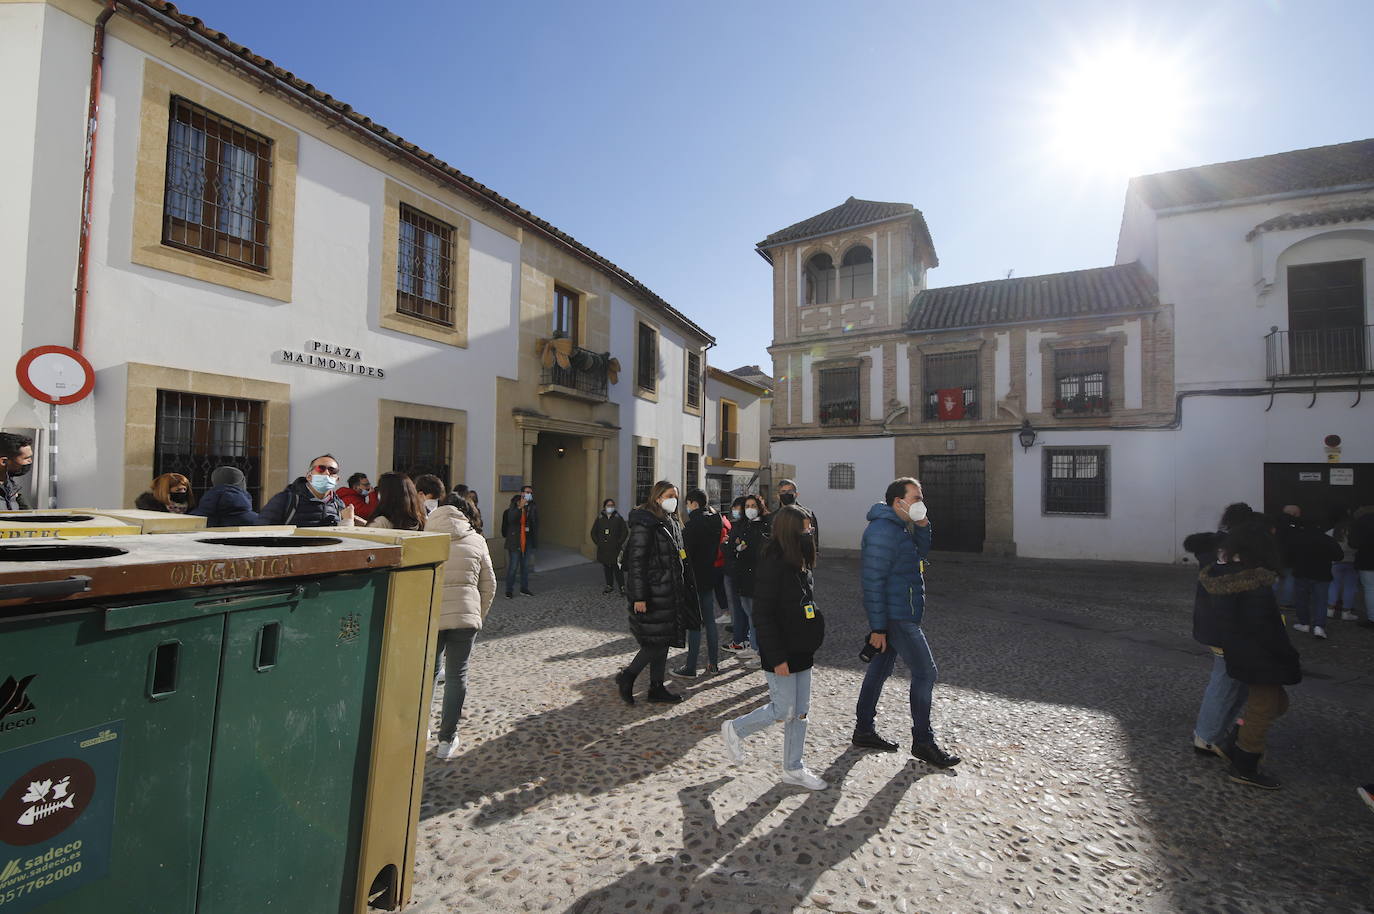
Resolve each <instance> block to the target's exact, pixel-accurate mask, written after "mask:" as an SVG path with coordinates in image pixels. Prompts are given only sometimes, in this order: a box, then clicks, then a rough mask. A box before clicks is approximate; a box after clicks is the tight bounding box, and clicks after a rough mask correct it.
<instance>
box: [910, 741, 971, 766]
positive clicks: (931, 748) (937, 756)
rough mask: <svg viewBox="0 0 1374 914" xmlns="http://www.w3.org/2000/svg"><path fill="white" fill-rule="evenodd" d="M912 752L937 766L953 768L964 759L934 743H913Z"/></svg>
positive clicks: (927, 762)
mask: <svg viewBox="0 0 1374 914" xmlns="http://www.w3.org/2000/svg"><path fill="white" fill-rule="evenodd" d="M911 754H912V755H914V756H916V758H918V759H920V760H921V761H923V762H925V763H926V764H927V765H934V766H935V767H936V768H953V767H954V766H955V765H957V764H959V763H960V762H962V761H963V759H961V758H960V757H959V756H957V755H950V754H949V753H948V752H946V751H945V750H943V749H941V748H940V747H939V746H937V745H935V744H934V743H912V744H911Z"/></svg>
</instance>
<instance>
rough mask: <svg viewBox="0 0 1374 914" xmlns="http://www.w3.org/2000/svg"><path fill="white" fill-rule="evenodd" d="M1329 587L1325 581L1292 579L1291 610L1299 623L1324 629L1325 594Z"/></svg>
mask: <svg viewBox="0 0 1374 914" xmlns="http://www.w3.org/2000/svg"><path fill="white" fill-rule="evenodd" d="M1330 587H1331V585H1330V583H1329V582H1327V581H1313V580H1312V579H1310V578H1293V609H1294V610H1296V611H1297V614H1298V621H1299V622H1301V623H1302V624H1303V625H1313V626H1317V625H1320V626H1321V627H1322V628H1326V592H1327V590H1328V589H1329V588H1330Z"/></svg>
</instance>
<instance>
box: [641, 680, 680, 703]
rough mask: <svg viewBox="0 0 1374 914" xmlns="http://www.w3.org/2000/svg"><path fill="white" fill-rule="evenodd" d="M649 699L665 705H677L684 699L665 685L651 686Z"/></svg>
mask: <svg viewBox="0 0 1374 914" xmlns="http://www.w3.org/2000/svg"><path fill="white" fill-rule="evenodd" d="M649 701H652V702H656V703H658V704H663V705H675V704H677V703H678V702H680V701H682V696H681V695H679V694H677V693H676V692H669V691H668V689H667V688H666V687H664V686H663V685H656V686H649Z"/></svg>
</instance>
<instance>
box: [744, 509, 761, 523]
mask: <svg viewBox="0 0 1374 914" xmlns="http://www.w3.org/2000/svg"><path fill="white" fill-rule="evenodd" d="M744 516H745V517H747V518H749V519H750V520H758V519H759V509H758V508H745V509H744Z"/></svg>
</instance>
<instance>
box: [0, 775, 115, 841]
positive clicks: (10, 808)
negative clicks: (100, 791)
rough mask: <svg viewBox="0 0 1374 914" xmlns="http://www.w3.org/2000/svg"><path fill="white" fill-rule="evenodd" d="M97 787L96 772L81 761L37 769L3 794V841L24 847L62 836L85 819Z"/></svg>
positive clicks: (0, 800) (0, 832)
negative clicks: (82, 817)
mask: <svg viewBox="0 0 1374 914" xmlns="http://www.w3.org/2000/svg"><path fill="white" fill-rule="evenodd" d="M95 788H96V776H95V770H94V769H93V768H91V766H90V765H88V764H86V763H85V762H83V761H82V760H81V759H75V758H59V759H53V760H51V761H48V762H44V763H43V764H41V765H39V766H37V767H36V768H33V769H32V770H30V771H28V772H27V773H25V774H24V775H23V776H22V777H20V778H19V779H18V780H16V781H15V782H14V783H13V784H11V785H10V787H9V789H7V790H6V791H5V792H4V794H3V795H0V841H4V842H5V843H7V844H13V845H16V846H19V847H23V846H27V845H30V844H38V843H39V842H41V841H47V840H48V839H50V838H54V837H56V836H57V835H60V834H61V833H62V832H64V831H66V830H67V829H68V828H69V827H70V826H71V825H72V824H74V823H75V822H76V820H77V819H80V818H81V814H82V813H83V812H85V811H86V807H88V806H89V805H90V804H91V798H92V797H93V796H94V794H95Z"/></svg>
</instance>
